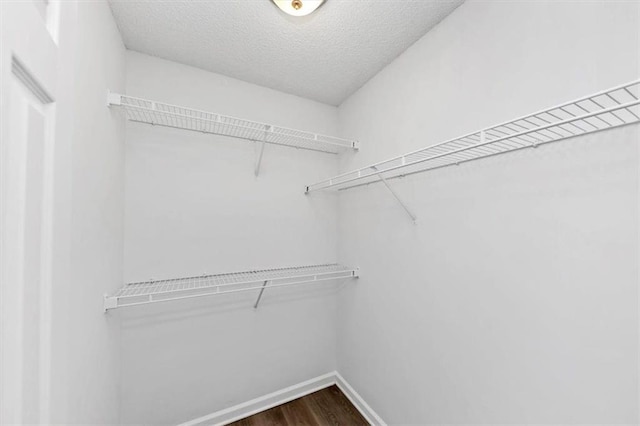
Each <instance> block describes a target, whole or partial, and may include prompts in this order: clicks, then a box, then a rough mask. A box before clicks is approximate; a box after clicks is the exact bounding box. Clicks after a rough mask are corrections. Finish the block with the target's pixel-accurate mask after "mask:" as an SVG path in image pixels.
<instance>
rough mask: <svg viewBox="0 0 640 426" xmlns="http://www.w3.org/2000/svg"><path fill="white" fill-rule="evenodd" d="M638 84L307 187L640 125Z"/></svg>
mask: <svg viewBox="0 0 640 426" xmlns="http://www.w3.org/2000/svg"><path fill="white" fill-rule="evenodd" d="M638 98H640V80H636V81H633V82H631V83H627V84H623V85H620V86H617V87H613V88H611V89H608V90H604V91H602V92H598V93H595V94H592V95H589V96H585V97H583V98H580V99H577V100H574V101H571V102H567V103H564V104H561V105H557V106H554V107H551V108H548V109H544V110H541V111H538V112H535V113H533V114H529V115H525V116H523V117H519V118H516V119H514V120H511V121H507V122H505V123H501V124H498V125H495V126H491V127H488V128H485V129H483V130H480V131H477V132H473V133H469V134H466V135H464V136H460V137H457V138H454V139H450V140H448V141H445V142H442V143H439V144H436V145H431V146H429V147H426V148H422V149H419V150H417V151H413V152H410V153H408V154H404V155H401V156H399V157H394V158H391V159H389V160H385V161H381V162H379V163H375V164H372V165H369V166H366V167H363V168H361V169H357V170H354V171H351V172H348V173H344V174H341V175H338V176H336V177H333V178H331V179H327V180H325V181H322V182H318V183H315V184H312V185H308V186H307V187H306V192H307V193H309V192H313V191H320V190H334V189H335V190H343V189H349V188H354V187H357V186H362V185H368V184H371V183H375V182H380V181H382V182H384V183H386V180H387V179H394V178H399V177H403V176H408V175H411V174H415V173H422V172H425V171H428V170H434V169H439V168H441V167H447V166H451V165H457V164H462V163H465V162H467V161H473V160H477V159H480V158H485V157H490V156H494V155H498V154H503V153H506V152H511V151H516V150H520V149H524V148H529V147H534V148H535V147H537V146H538V145H542V144H546V143H550V142H557V141H560V140H564V139H568V138H573V137H576V136H582V135H586V134H588V133H594V132H599V131H602V130H607V129H611V128H614V127H619V126H625V125H628V124H634V123H638V122H640V106H639V104H640V100H638Z"/></svg>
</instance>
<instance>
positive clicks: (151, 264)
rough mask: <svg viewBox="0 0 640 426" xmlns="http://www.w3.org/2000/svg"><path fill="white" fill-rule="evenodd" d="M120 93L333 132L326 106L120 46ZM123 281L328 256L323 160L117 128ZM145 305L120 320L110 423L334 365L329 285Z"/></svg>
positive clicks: (197, 410)
mask: <svg viewBox="0 0 640 426" xmlns="http://www.w3.org/2000/svg"><path fill="white" fill-rule="evenodd" d="M126 93H127V94H129V95H132V96H140V97H146V98H149V99H155V100H158V101H162V102H168V103H174V104H178V105H186V106H190V107H192V108H198V109H203V110H209V111H214V112H219V113H222V114H227V115H233V116H238V117H243V118H248V119H252V120H256V121H263V122H267V123H272V124H277V125H282V126H287V127H293V128H301V129H306V130H311V131H316V132H319V133H327V134H335V133H336V128H337V109H336V108H335V107H330V106H327V105H323V104H319V103H316V102H312V101H308V100H304V99H301V98H297V97H295V96H291V95H285V94H283V93H279V92H276V91H273V90H270V89H265V88H262V87H258V86H255V85H251V84H247V83H244V82H240V81H238V80H234V79H231V78H227V77H223V76H220V75H216V74H212V73H208V72H205V71H202V70H198V69H195V68H191V67H187V66H184V65H180V64H177V63H173V62H169V61H164V60H160V59H157V58H153V57H150V56H146V55H142V54H138V53H134V52H129V53H128V54H127V88H126ZM126 149H127V154H126V157H127V165H126V209H125V280H126V281H135V280H144V279H149V278H151V277H153V278H168V277H182V276H193V275H198V274H201V273H221V272H233V271H243V270H253V269H260V268H275V267H286V266H297V265H308V264H318V263H331V262H335V260H336V252H337V234H336V230H337V221H336V215H337V200H336V199H335V198H334V197H320V198H311V197H307V196H305V195H304V193H303V190H304V185H306V184H307V183H308V182H311V181H314V180H319V179H321V178H322V177H324V176H329V175H332V174H335V173H336V172H337V167H338V163H337V159H336V157H335V156H333V155H331V154H323V153H317V152H311V151H304V150H295V149H291V148H285V147H278V146H271V145H268V146H267V147H266V148H265V152H264V159H263V162H262V171H261V173H260V176H259V177H257V178H256V177H255V176H254V174H253V167H254V162H255V158H256V152H257V151H256V145H255V144H254V143H253V142H249V141H243V140H238V139H231V138H225V137H220V136H214V135H206V134H200V133H190V132H185V131H183V130H177V129H170V128H163V127H158V126H150V125H146V124H140V123H131V122H130V123H128V124H127V146H126ZM256 296H257V295H256V294H239V295H236V296H223V297H219V298H204V299H199V300H188V301H181V302H174V303H171V304H166V305H163V304H159V305H151V306H148V307H139V308H136V309H135V310H134V309H131V310H126V309H124V310H122V311H119V312H115V313H114V315H118V316H119V317H120V318H122V398H121V403H122V422H123V423H144V424H167V423H177V422H181V421H186V420H190V419H193V418H196V417H199V416H202V415H205V414H209V413H211V412H213V411H216V410H219V409H222V408H226V407H228V406H231V405H234V404H237V403H240V402H244V401H247V400H249V399H252V398H255V397H257V396H261V395H264V394H266V393H269V392H272V391H275V390H279V389H281V388H283V387H286V386H289V385H292V384H295V383H299V382H301V381H303V380H307V379H309V378H311V377H315V376H318V375H320V374H324V373H327V372H329V371H333V370H334V369H335V353H336V352H335V351H336V349H335V338H336V328H337V324H336V322H335V317H336V298H335V288H334V286H328V288H324V287H315V288H314V287H313V286H311V287H309V286H307V287H305V288H298V289H288V290H286V289H280V290H274V291H267V292H266V293H265V295H264V297H263V298H262V301H261V304H260V307H259V308H258V309H257V310H254V309H253V303H254V301H255V298H256Z"/></svg>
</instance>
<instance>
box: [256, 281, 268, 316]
mask: <svg viewBox="0 0 640 426" xmlns="http://www.w3.org/2000/svg"><path fill="white" fill-rule="evenodd" d="M268 282H269V281H265V282H264V283H263V284H262V288H261V289H260V294H258V300H256V304H255V305H253V309H258V303H260V299H261V298H262V293H264V288H265V287H266V286H267V283H268Z"/></svg>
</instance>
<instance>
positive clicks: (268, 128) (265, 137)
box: [253, 124, 271, 177]
mask: <svg viewBox="0 0 640 426" xmlns="http://www.w3.org/2000/svg"><path fill="white" fill-rule="evenodd" d="M264 127H265V129H264V138H263V139H262V141H260V147H259V148H258V150H259V151H258V158H257V160H256V167H255V170H254V171H253V174H254V175H256V177H258V175H259V174H260V164H262V156H263V155H264V146H265V145H266V142H265V141H266V140H267V134H268V132H269V131H270V130H271V126H269V125H268V124H267V125H265V126H264ZM256 142H257V141H256Z"/></svg>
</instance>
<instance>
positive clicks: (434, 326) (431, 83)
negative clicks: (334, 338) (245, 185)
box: [338, 1, 640, 424]
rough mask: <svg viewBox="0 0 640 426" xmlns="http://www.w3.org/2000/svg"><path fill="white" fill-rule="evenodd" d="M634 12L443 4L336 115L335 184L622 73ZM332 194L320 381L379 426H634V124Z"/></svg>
mask: <svg viewBox="0 0 640 426" xmlns="http://www.w3.org/2000/svg"><path fill="white" fill-rule="evenodd" d="M639 31H640V19H639V4H638V3H637V2H542V1H536V2H475V1H470V2H467V3H465V4H464V5H462V6H461V7H460V8H459V9H457V10H456V11H455V12H454V13H453V14H452V15H450V16H449V17H448V18H446V19H445V20H444V21H443V22H442V23H440V24H439V25H438V26H437V27H436V28H435V29H434V30H432V31H431V32H430V33H428V34H427V35H426V36H425V37H423V38H422V39H421V40H419V41H418V42H417V43H416V44H415V45H414V46H412V47H411V48H410V49H409V50H408V51H406V52H405V53H404V54H403V55H401V56H400V57H399V58H397V59H396V60H395V61H394V62H393V63H392V64H390V65H389V66H388V67H387V68H385V69H384V70H383V71H382V72H381V73H380V74H378V75H377V76H376V77H375V78H374V79H373V80H371V81H370V82H369V83H368V84H367V85H365V86H364V87H363V88H362V89H361V90H359V91H358V92H357V93H356V94H354V95H353V96H352V97H351V98H349V99H348V100H347V101H346V102H345V103H344V104H343V105H342V106H341V107H340V109H339V118H340V124H341V128H340V132H339V134H341V135H342V136H345V137H353V138H357V139H359V140H361V141H363V142H362V150H361V153H359V154H358V155H357V156H355V157H353V158H352V159H349V160H347V161H345V162H344V164H343V165H342V166H343V169H344V171H346V170H348V169H352V168H355V167H358V166H363V165H365V164H367V163H372V162H375V161H378V160H382V159H384V158H387V157H391V156H394V155H398V154H401V153H403V152H408V151H410V150H413V149H417V148H419V147H423V146H427V145H431V144H434V143H436V142H439V141H442V140H445V139H448V138H451V137H455V136H459V135H462V134H465V133H467V132H470V131H474V130H478V129H480V128H483V127H486V126H488V125H491V124H495V123H498V122H501V121H505V120H508V119H510V118H515V117H517V116H520V115H524V114H526V113H529V112H532V111H535V110H538V109H541V108H544V107H547V106H552V105H553V104H555V103H559V102H562V101H566V100H571V99H573V98H577V97H579V96H582V95H586V94H588V93H590V92H595V91H598V90H601V89H606V88H608V87H611V86H614V85H617V84H620V83H624V82H627V81H631V80H633V79H636V78H638V75H639V71H640V67H639V64H638V61H639V59H638V58H639V52H640V45H639V35H640V34H639ZM391 184H392V185H393V186H394V187H395V188H397V190H398V192H399V193H400V194H401V196H402V197H403V198H404V200H405V201H406V202H407V204H408V205H409V206H411V208H412V209H413V210H414V211H415V213H416V214H417V216H418V225H416V226H414V225H413V224H412V223H411V221H410V220H409V219H408V218H407V217H406V215H405V214H404V212H403V211H402V209H401V208H400V206H399V205H397V204H396V203H395V202H394V200H393V198H392V197H391V195H390V194H389V193H387V192H386V191H385V189H384V187H383V186H381V185H373V186H369V187H363V188H358V189H353V190H350V191H346V192H344V193H342V194H341V195H340V201H339V218H340V220H339V236H340V238H339V259H340V261H341V262H343V263H346V264H355V265H359V266H360V267H361V273H362V275H361V278H360V279H359V281H358V284H357V285H356V286H349V287H347V288H345V290H344V291H343V292H342V293H341V295H340V299H339V308H338V309H339V324H340V327H339V336H338V370H339V371H340V373H341V374H342V375H343V376H344V377H345V378H346V379H347V380H348V381H349V382H350V383H351V385H353V386H354V388H355V389H357V390H358V392H360V393H361V395H362V396H363V397H364V398H365V400H367V402H368V403H369V404H370V405H371V406H372V407H373V408H374V409H375V410H376V411H377V412H378V413H379V414H380V415H381V416H382V417H383V418H384V419H385V420H386V421H387V422H388V423H390V424H429V423H431V424H444V423H446V424H454V423H473V424H480V423H489V424H496V423H509V424H525V423H562V424H568V423H606V424H611V423H637V422H638V420H639V419H638V129H637V126H634V127H629V128H624V129H618V130H613V131H607V132H604V133H602V134H599V135H593V136H589V137H585V138H578V139H575V140H572V141H566V142H562V143H560V144H557V145H548V146H545V147H541V148H539V149H537V150H530V151H526V152H519V153H514V154H511V155H504V156H500V157H494V158H492V159H486V160H482V161H479V162H475V163H469V164H466V165H463V166H460V167H456V168H448V169H442V170H439V171H434V172H430V173H425V174H421V175H415V176H412V177H409V178H405V179H397V180H394V181H392V182H391Z"/></svg>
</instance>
